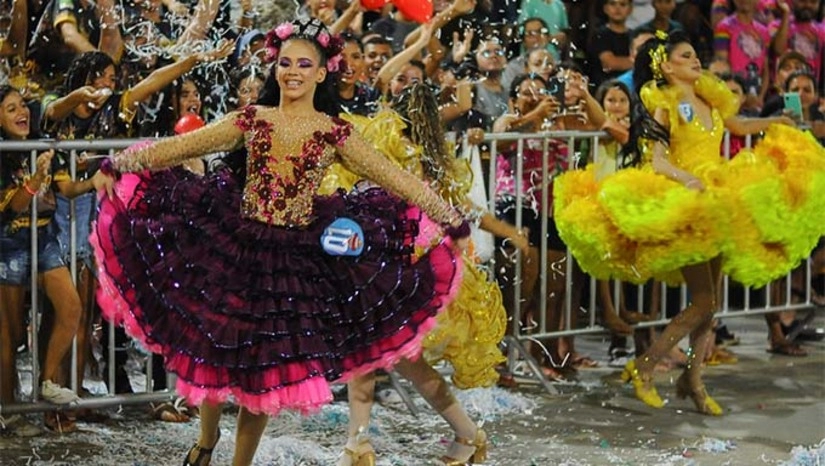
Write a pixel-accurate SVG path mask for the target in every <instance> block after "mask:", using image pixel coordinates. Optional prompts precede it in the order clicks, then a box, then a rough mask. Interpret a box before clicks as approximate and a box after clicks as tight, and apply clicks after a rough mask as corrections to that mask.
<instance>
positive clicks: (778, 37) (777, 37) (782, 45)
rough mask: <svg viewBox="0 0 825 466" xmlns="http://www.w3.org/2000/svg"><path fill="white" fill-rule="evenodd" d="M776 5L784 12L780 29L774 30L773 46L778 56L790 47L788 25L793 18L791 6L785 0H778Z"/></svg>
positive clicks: (780, 20)
mask: <svg viewBox="0 0 825 466" xmlns="http://www.w3.org/2000/svg"><path fill="white" fill-rule="evenodd" d="M776 6H777V7H779V11H781V12H782V17H781V18H780V19H779V29H777V30H776V32H774V34H773V38H772V39H771V47H772V48H773V52H774V53H775V54H776V56H777V57H778V56H780V55H782V54H783V53H785V51H786V50H787V49H788V26H789V24H790V19H791V7H790V5H788V2H786V1H784V0H776Z"/></svg>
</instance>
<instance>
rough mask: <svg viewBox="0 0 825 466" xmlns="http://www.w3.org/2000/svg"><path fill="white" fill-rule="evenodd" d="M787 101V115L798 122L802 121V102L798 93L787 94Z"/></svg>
mask: <svg viewBox="0 0 825 466" xmlns="http://www.w3.org/2000/svg"><path fill="white" fill-rule="evenodd" d="M782 97H783V99H784V101H785V113H786V114H788V115H789V116H790V117H791V118H794V119H795V120H797V121H802V118H803V113H802V100H800V98H799V93H798V92H786V93H785V94H784V95H783V96H782Z"/></svg>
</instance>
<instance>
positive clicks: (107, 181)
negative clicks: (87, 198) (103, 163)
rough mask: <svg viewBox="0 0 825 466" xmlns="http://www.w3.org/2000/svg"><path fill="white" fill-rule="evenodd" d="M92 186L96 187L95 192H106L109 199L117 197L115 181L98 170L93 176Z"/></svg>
mask: <svg viewBox="0 0 825 466" xmlns="http://www.w3.org/2000/svg"><path fill="white" fill-rule="evenodd" d="M92 186H94V187H95V191H101V190H104V189H105V190H106V195H108V196H109V199H114V197H115V191H114V188H115V179H114V178H113V177H111V176H109V175H106V174H105V173H103V172H102V171H100V170H98V171H97V172H95V174H94V175H93V176H92Z"/></svg>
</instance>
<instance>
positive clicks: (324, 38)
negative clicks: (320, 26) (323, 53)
mask: <svg viewBox="0 0 825 466" xmlns="http://www.w3.org/2000/svg"><path fill="white" fill-rule="evenodd" d="M318 43H319V44H321V47H324V48H326V47H327V46H328V45H329V34H327V33H326V32H322V33H320V34H318Z"/></svg>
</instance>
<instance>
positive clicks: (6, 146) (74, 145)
mask: <svg viewBox="0 0 825 466" xmlns="http://www.w3.org/2000/svg"><path fill="white" fill-rule="evenodd" d="M136 142H138V141H137V140H128V139H117V140H75V141H54V140H38V141H0V154H3V153H5V152H8V151H16V152H30V159H29V160H30V162H29V166H30V167H36V159H37V156H38V154H39V153H41V152H43V151H47V150H49V149H54V150H55V151H62V152H63V153H68V154H69V156H70V161H69V171H70V175H71V178H72V180H76V178H77V165H78V157H79V154H82V153H86V155H85V156H86V157H87V158H90V159H91V158H97V157H106V156H109V155H111V154H112V153H113V152H114V151H116V150H118V149H123V148H126V147H128V146H129V145H131V144H134V143H136ZM97 154H102V155H97ZM70 202H71V203H70V205H71V215H70V217H69V221H70V231H69V237H70V245H69V247H70V256H69V257H70V259H69V264H68V265H69V271H70V274H71V277H72V279H73V280H74V283H75V284H77V279H78V276H77V274H78V260H77V239H78V238H77V231H78V228H77V221H76V218H75V214H74V207H75V205H74V204H75V203H74V200H73V199H72V200H71V201H70ZM37 210H38V209H37V197H33V198H32V204H31V230H32V233H31V277H30V283H29V287H30V305H31V308H30V315H29V318H30V325H29V328H30V329H31V332H29V336H28V342H29V343H28V345H29V347H30V354H29V357H30V358H31V367H32V369H31V373H32V374H31V376H32V377H31V380H32V393H31V400H32V401H31V402H28V403H24V402H16V403H13V404H11V405H3V404H1V403H0V415H7V414H15V413H25V412H39V411H49V410H55V409H61V408H64V407H60V406H55V405H52V404H50V403H46V402H38V401H37V400H38V398H39V389H40V385H39V380H40V372H41V370H40V369H41V368H40V366H39V359H40V355H39V354H38V351H39V342H38V328H39V322H40V314H41V312H42V300H41V296H40V291H39V286H38V277H39V273H40V272H39V270H38V231H37ZM52 221H54V220H52ZM92 299H94V297H93V296H92ZM86 306H87V307H88V306H89V303H86ZM3 312H17V311H15V310H10V309H6V310H4V311H3ZM82 312H90V309H84V310H83V311H82ZM107 329H108V332H107V335H106V337H107V339H108V354H107V355H105V357H106V359H107V361H106V367H107V371H108V374H107V377H106V378H107V379H108V380H107V382H108V383H107V386H108V390H109V393H108V395H107V396H96V397H93V398H85V399H82V400H81V401H80V402H79V403H77V404H73V405H71V408H98V407H107V406H117V405H122V404H140V403H148V402H155V401H164V400H170V399H174V392H173V391H171V390H163V391H157V392H156V391H154V390H153V389H152V357H151V356H149V357H147V363H146V371H145V376H146V387H147V391H146V392H145V393H136V394H124V395H116V394H115V369H116V368H115V350H116V347H115V327H114V325H113V324H112V323H111V322H109V323H108V325H107ZM81 350H82V349H81ZM77 353H78V348H77V338H76V337H75V339H74V341H73V343H72V349H71V369H70V381H69V383H70V387H71V388H72V389H73V390H75V391H77V390H78V388H79V387H78V383H79V381H78V380H77V366H76V364H77ZM6 370H15V371H16V370H17V368H16V367H11V368H7V367H0V374H2V371H6ZM2 380H3V378H2V377H0V383H2ZM170 382H171V381H170Z"/></svg>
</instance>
